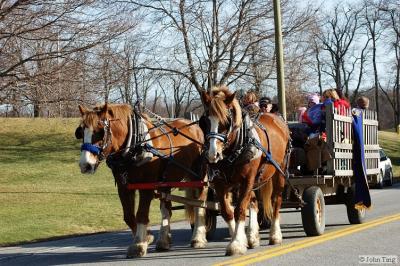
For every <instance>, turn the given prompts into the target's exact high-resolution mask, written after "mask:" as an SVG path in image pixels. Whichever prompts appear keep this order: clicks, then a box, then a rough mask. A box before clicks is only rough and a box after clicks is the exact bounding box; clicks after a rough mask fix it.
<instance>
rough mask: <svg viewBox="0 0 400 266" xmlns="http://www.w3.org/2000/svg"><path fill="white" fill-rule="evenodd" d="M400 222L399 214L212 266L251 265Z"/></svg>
mask: <svg viewBox="0 0 400 266" xmlns="http://www.w3.org/2000/svg"><path fill="white" fill-rule="evenodd" d="M397 220H400V213H398V214H394V215H389V216H385V217H382V218H379V219H375V220H372V221H369V222H366V223H363V224H357V225H351V226H348V227H346V228H344V229H339V230H335V231H332V232H328V233H326V234H324V235H322V236H317V237H307V239H303V240H300V241H296V242H292V243H289V244H285V245H280V246H278V247H275V248H271V249H267V250H264V251H259V252H254V253H251V254H249V255H244V256H240V257H237V258H233V259H230V260H226V261H223V262H221V263H217V264H214V266H224V265H249V264H252V263H256V262H260V261H264V260H267V259H270V258H273V257H276V256H280V255H283V254H286V253H289V252H292V251H296V250H299V249H303V248H306V247H311V246H314V245H317V244H319V243H322V242H326V241H328V240H332V239H335V238H339V237H343V236H346V235H349V234H353V233H356V232H359V231H363V230H366V229H368V228H371V227H375V226H378V225H381V224H385V223H390V222H394V221H397Z"/></svg>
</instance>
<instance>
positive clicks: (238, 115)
mask: <svg viewBox="0 0 400 266" xmlns="http://www.w3.org/2000/svg"><path fill="white" fill-rule="evenodd" d="M210 96H211V102H210V107H209V112H210V115H212V116H216V117H217V118H218V120H219V121H220V122H221V123H222V124H224V125H228V124H229V121H228V116H229V112H228V110H229V109H230V108H232V109H233V127H234V128H239V127H240V125H241V124H242V111H241V108H240V105H239V101H238V100H237V99H236V98H234V99H233V100H232V102H231V103H229V104H226V103H225V100H226V99H227V98H228V97H230V96H232V92H230V91H229V89H228V88H227V87H226V86H219V87H214V88H213V89H212V90H211V93H210Z"/></svg>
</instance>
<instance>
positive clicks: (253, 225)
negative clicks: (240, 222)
mask: <svg viewBox="0 0 400 266" xmlns="http://www.w3.org/2000/svg"><path fill="white" fill-rule="evenodd" d="M251 194H252V195H251V199H250V208H249V228H248V230H247V242H248V246H249V248H256V247H258V246H260V234H259V230H260V228H259V225H258V219H257V213H258V201H257V197H256V195H255V193H254V192H253V191H252V192H251Z"/></svg>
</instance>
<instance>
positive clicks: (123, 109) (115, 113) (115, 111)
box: [83, 104, 132, 128]
mask: <svg viewBox="0 0 400 266" xmlns="http://www.w3.org/2000/svg"><path fill="white" fill-rule="evenodd" d="M103 107H104V104H102V105H98V106H96V107H94V108H93V110H91V111H89V112H87V113H86V114H85V116H84V118H83V122H84V123H85V124H86V125H87V126H91V127H93V128H95V127H96V126H97V124H98V122H99V113H100V112H101V110H102V109H103ZM107 113H108V115H109V116H111V119H120V120H121V122H122V123H123V124H125V123H126V122H127V121H128V118H129V116H130V115H131V113H132V108H131V107H130V105H128V104H107Z"/></svg>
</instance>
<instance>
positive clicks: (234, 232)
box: [201, 87, 289, 255]
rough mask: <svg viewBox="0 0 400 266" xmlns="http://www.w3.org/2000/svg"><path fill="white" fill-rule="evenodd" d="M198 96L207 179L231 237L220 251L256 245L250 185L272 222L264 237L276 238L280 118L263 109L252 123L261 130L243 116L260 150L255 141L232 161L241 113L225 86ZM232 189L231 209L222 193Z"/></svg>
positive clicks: (284, 134) (282, 161)
mask: <svg viewBox="0 0 400 266" xmlns="http://www.w3.org/2000/svg"><path fill="white" fill-rule="evenodd" d="M202 99H203V103H204V104H205V110H206V112H205V118H206V120H208V121H207V122H206V124H207V125H208V126H207V127H206V129H205V128H204V127H203V125H201V127H202V129H203V131H205V132H204V133H205V137H206V147H207V148H206V149H207V150H206V151H205V154H206V158H207V160H208V163H209V167H210V169H211V172H210V174H209V178H210V179H211V180H212V182H213V184H214V187H215V190H216V194H217V197H218V199H219V201H220V203H221V214H222V216H223V218H224V219H225V221H226V222H227V223H228V227H229V231H230V233H231V236H232V240H231V242H230V243H229V245H228V247H227V249H226V255H235V254H243V253H245V252H246V251H247V247H249V248H254V247H256V246H258V245H259V241H260V237H259V226H258V222H257V211H258V207H257V199H256V197H255V193H254V191H253V188H254V187H260V186H261V188H260V191H259V197H260V198H261V200H262V203H263V207H264V214H265V215H266V216H267V217H268V218H270V219H271V221H272V224H271V229H270V237H269V242H270V244H278V243H281V242H282V233H281V229H280V224H279V209H280V207H281V203H282V191H283V188H284V185H285V177H284V175H283V173H284V172H280V171H279V170H278V168H280V169H286V161H287V158H286V154H287V149H288V143H289V129H288V127H287V125H286V123H285V122H284V121H283V120H282V119H281V118H279V117H278V116H276V115H273V114H263V115H261V116H260V117H259V119H258V123H260V124H261V125H262V126H263V127H264V128H265V129H266V132H264V130H263V129H261V128H260V127H259V126H258V125H257V123H255V122H254V121H251V120H249V119H248V120H247V121H248V123H249V127H248V130H249V131H252V136H253V138H254V139H255V141H256V142H258V144H260V145H262V147H263V149H264V151H263V149H262V148H261V146H260V147H258V148H255V149H254V148H253V150H255V152H254V153H253V157H250V159H249V160H246V161H244V162H243V161H242V162H240V161H239V162H238V161H233V162H232V161H230V160H229V155H231V154H233V153H234V152H237V151H238V150H235V149H236V147H237V146H235V145H234V143H237V142H236V140H237V138H238V136H239V134H240V133H239V130H240V128H241V127H242V112H241V108H240V106H239V103H238V101H237V99H236V98H235V93H231V92H230V91H229V90H228V88H227V87H216V88H214V89H213V90H212V91H211V92H210V93H207V92H204V93H203V94H202ZM243 120H244V119H243ZM242 147H243V146H242ZM239 148H240V147H239ZM266 151H269V152H270V153H269V155H272V160H273V162H274V163H276V164H277V166H278V168H277V167H276V166H273V165H272V164H271V163H268V162H267V160H266V155H267V153H266ZM239 156H240V155H239ZM267 158H268V157H267ZM270 162H271V161H270ZM232 189H235V190H236V189H237V190H238V200H237V204H236V207H235V209H234V211H233V210H232V207H231V206H230V203H229V202H228V200H227V199H228V196H227V195H228V193H229V191H231V190H232ZM249 207H250V209H249V217H250V218H249V219H250V222H249V230H248V231H247V236H246V233H245V219H246V211H247V209H248V208H249Z"/></svg>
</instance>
